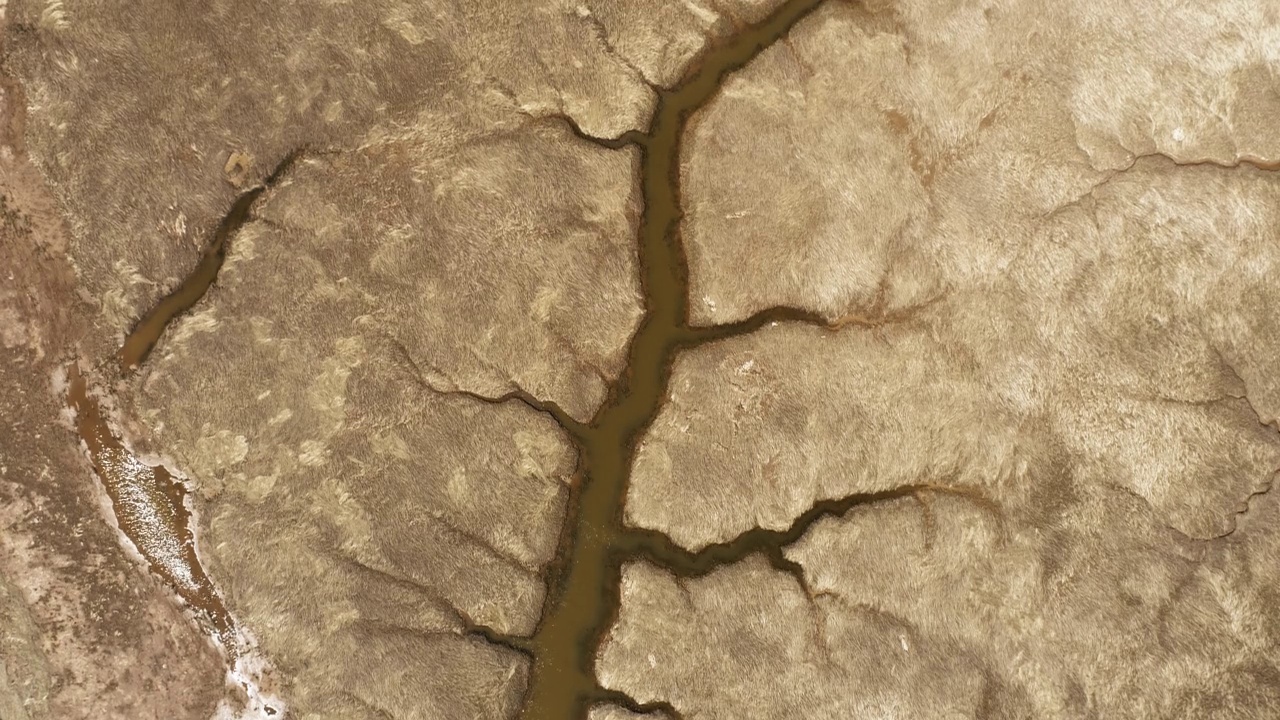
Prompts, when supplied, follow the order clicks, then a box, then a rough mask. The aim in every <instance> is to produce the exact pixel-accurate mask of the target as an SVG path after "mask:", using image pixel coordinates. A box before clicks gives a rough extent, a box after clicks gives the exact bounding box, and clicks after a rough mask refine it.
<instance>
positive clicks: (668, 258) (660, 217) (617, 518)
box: [521, 0, 823, 720]
mask: <svg viewBox="0 0 1280 720" xmlns="http://www.w3.org/2000/svg"><path fill="white" fill-rule="evenodd" d="M822 2H823V0H791V1H790V2H786V3H784V4H783V5H782V6H781V7H780V8H779V9H777V10H776V11H775V12H774V13H773V14H772V15H770V16H769V17H767V18H766V19H764V20H763V21H761V22H760V23H757V24H755V25H752V26H748V27H746V28H744V29H742V30H741V31H739V32H738V33H737V34H735V35H734V36H733V37H732V38H730V39H728V40H727V41H725V42H722V43H720V44H718V45H715V46H713V47H711V48H710V49H709V50H708V51H707V52H706V53H705V54H704V55H703V56H702V57H701V58H700V59H699V61H698V62H697V63H696V64H695V65H694V66H693V67H692V68H691V69H690V70H689V71H688V72H687V73H686V75H685V77H684V79H682V80H681V82H680V83H679V84H677V85H676V86H675V87H673V88H671V89H669V90H665V91H662V92H660V93H659V97H658V104H657V107H656V109H655V112H654V116H653V120H652V122H651V124H650V128H649V131H648V132H647V133H645V134H644V137H643V140H642V141H641V142H640V146H641V152H642V165H641V180H640V182H641V192H642V195H643V202H644V209H643V216H642V218H641V222H640V230H639V259H640V267H641V280H642V283H641V284H642V291H643V294H644V301H645V316H644V319H643V320H642V321H641V323H640V327H639V329H638V330H637V331H636V334H635V336H634V337H633V338H632V340H631V345H630V347H629V348H628V355H627V366H626V370H625V372H624V373H623V375H622V376H621V377H620V378H619V379H618V381H617V382H616V383H615V385H614V386H613V387H612V388H611V391H610V393H609V398H608V400H607V401H606V402H605V404H604V405H603V406H602V407H601V408H600V410H599V411H598V412H597V413H596V415H595V417H594V418H593V419H592V421H591V423H590V424H589V426H588V427H586V428H585V429H584V430H583V431H582V432H581V433H579V437H578V438H576V439H577V441H578V445H579V451H580V453H581V459H580V462H579V471H578V476H577V478H576V480H575V484H574V488H573V491H572V495H571V498H570V503H569V515H568V517H567V519H566V521H565V530H564V532H563V533H562V536H561V540H560V548H559V552H558V555H557V561H556V563H555V566H554V567H553V568H552V572H551V575H550V577H551V578H552V581H551V583H550V588H549V594H548V600H547V604H546V606H545V607H544V608H543V615H542V620H541V622H540V623H539V626H538V629H537V632H536V633H535V634H534V637H533V638H532V641H531V643H530V647H531V649H532V654H533V657H534V664H533V673H532V677H531V679H530V685H529V689H528V691H527V692H526V695H525V703H524V707H523V709H522V712H521V718H523V720H573V719H575V718H581V717H584V716H585V714H586V712H587V708H588V706H589V705H590V704H591V703H592V702H594V701H596V700H599V699H602V698H604V697H606V694H605V693H603V692H602V691H601V689H600V688H599V686H598V684H597V682H596V679H595V658H596V652H597V649H598V648H599V645H600V642H601V640H602V638H603V636H604V633H605V632H606V631H607V629H608V627H609V625H610V623H611V622H612V620H613V617H614V615H615V614H616V613H617V610H618V591H619V588H618V585H619V582H620V579H621V565H622V562H623V560H624V558H625V557H626V556H627V555H628V554H629V550H630V549H631V547H632V546H633V544H634V543H633V542H632V541H633V540H634V537H633V536H631V535H629V533H628V531H627V530H626V529H625V527H624V525H623V520H622V510H623V502H624V499H625V496H626V490H627V481H628V478H629V475H630V469H631V462H632V459H633V457H634V455H635V450H636V446H637V444H638V443H639V441H640V437H641V435H642V434H643V433H644V431H645V430H646V429H647V428H648V426H649V424H650V423H652V422H653V419H654V417H655V416H656V415H657V413H658V410H659V409H660V408H661V405H662V401H663V400H664V399H665V397H666V393H667V383H668V380H669V376H670V371H671V363H672V361H673V360H674V358H675V355H676V353H677V352H678V351H679V350H680V349H681V348H683V347H687V346H689V345H692V344H694V343H695V341H696V340H697V339H698V338H700V337H701V335H702V334H701V333H698V332H697V331H694V330H691V329H690V328H689V327H688V302H689V300H688V291H689V282H688V268H687V265H686V260H685V254H684V248H683V244H682V241H681V238H680V229H679V222H680V216H681V206H680V175H679V160H680V144H681V140H682V136H683V131H684V127H685V124H686V123H687V122H688V120H689V118H690V117H691V116H692V115H693V113H694V112H696V111H697V110H698V109H700V108H701V107H702V106H703V105H705V104H706V103H707V102H708V101H709V100H710V99H712V98H713V97H714V96H715V94H716V92H717V91H718V90H719V89H720V87H721V85H722V84H723V82H724V81H725V79H726V77H727V76H728V75H729V74H730V73H732V72H733V71H735V70H737V69H739V68H741V67H742V66H744V65H746V64H747V63H748V62H750V61H751V60H752V59H753V58H755V57H756V56H757V55H758V54H759V53H760V52H761V51H763V50H764V49H765V48H767V47H769V46H770V45H772V44H773V43H774V42H776V41H777V40H779V39H781V38H782V37H783V36H784V35H785V34H786V33H787V32H788V31H789V30H790V29H791V28H792V27H793V26H794V25H795V24H796V23H797V22H799V21H800V20H801V19H802V18H804V17H805V16H806V15H808V14H809V13H810V12H811V11H813V10H814V9H816V8H817V7H818V6H819V5H820V4H821V3H822Z"/></svg>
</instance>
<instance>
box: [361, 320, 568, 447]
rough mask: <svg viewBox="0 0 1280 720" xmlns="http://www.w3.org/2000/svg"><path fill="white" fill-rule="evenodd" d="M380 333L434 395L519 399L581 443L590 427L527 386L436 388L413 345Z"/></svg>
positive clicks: (492, 402)
mask: <svg viewBox="0 0 1280 720" xmlns="http://www.w3.org/2000/svg"><path fill="white" fill-rule="evenodd" d="M380 334H381V335H382V336H383V337H384V338H385V339H386V340H387V342H389V343H391V345H392V347H394V348H395V351H396V353H397V354H399V355H400V358H401V360H403V361H404V363H405V364H406V365H408V369H409V370H410V372H411V374H412V380H413V383H414V384H415V385H417V386H418V387H419V388H420V389H421V390H423V391H424V392H427V393H431V394H432V395H439V396H441V397H450V396H454V397H465V398H469V399H471V400H475V401H477V402H481V403H484V404H486V405H505V404H507V403H510V402H518V403H520V404H522V405H524V406H526V407H528V408H529V409H531V410H533V411H535V412H538V413H541V414H543V415H546V416H547V417H549V418H551V419H552V420H553V421H554V422H555V423H556V424H557V425H559V426H560V429H561V430H563V431H564V433H565V434H566V435H568V436H569V438H570V439H571V440H573V441H575V442H577V440H578V439H579V438H581V437H582V433H583V431H584V429H585V427H586V426H585V425H584V424H583V423H582V422H580V421H578V420H577V419H576V418H574V417H573V416H572V415H570V414H569V413H568V412H567V411H566V410H565V409H564V408H562V407H560V405H559V404H557V403H556V402H555V401H552V400H543V399H541V398H538V397H535V396H534V395H533V394H532V393H530V392H528V391H526V390H524V389H523V388H517V389H515V390H512V391H510V392H506V393H503V394H502V395H498V396H490V395H484V394H482V393H478V392H474V391H472V390H463V389H461V388H456V387H455V388H452V389H445V388H439V387H436V386H435V385H433V384H432V383H431V382H430V381H429V380H427V375H426V373H424V372H423V371H422V366H421V365H419V364H418V361H416V360H414V359H413V353H410V352H409V348H407V347H405V345H404V343H402V342H400V340H399V339H397V338H396V337H394V336H392V335H391V334H390V333H387V332H385V331H383V332H381V333H380Z"/></svg>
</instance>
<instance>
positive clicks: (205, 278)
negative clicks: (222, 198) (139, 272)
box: [116, 147, 307, 375]
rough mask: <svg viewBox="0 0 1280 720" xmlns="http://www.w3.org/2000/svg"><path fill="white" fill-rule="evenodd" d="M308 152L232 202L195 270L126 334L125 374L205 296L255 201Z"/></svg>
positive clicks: (121, 357) (298, 152) (121, 356)
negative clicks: (171, 326)
mask: <svg viewBox="0 0 1280 720" xmlns="http://www.w3.org/2000/svg"><path fill="white" fill-rule="evenodd" d="M306 153H307V149H306V148H305V147H300V148H297V149H295V150H293V151H291V152H290V153H289V154H287V155H285V156H284V159H283V160H281V161H280V163H279V164H277V165H276V166H275V168H274V169H273V170H272V171H271V173H270V174H269V175H267V177H266V178H265V179H264V180H263V181H262V182H261V183H259V184H258V185H256V186H254V187H253V188H251V189H249V190H246V191H245V192H243V193H241V194H240V195H239V197H237V198H236V200H235V202H233V203H232V204H231V209H229V210H228V211H227V214H226V215H224V216H223V217H222V220H221V222H219V223H218V227H217V229H216V230H214V233H213V239H212V240H211V241H210V242H209V244H208V246H206V247H205V249H204V252H203V253H202V254H201V256H200V260H199V262H197V263H196V267H195V269H194V270H192V271H191V274H190V275H188V276H187V278H186V279H185V280H183V282H182V284H181V285H179V286H178V287H177V288H176V289H174V290H173V291H172V292H170V293H169V294H168V295H166V296H164V297H163V298H161V300H160V302H158V303H156V304H155V306H154V307H152V308H151V310H150V311H149V312H147V314H146V315H144V316H142V319H141V320H139V321H138V323H137V325H135V326H134V327H133V330H131V331H130V332H129V334H128V336H126V337H125V341H124V344H123V345H122V346H121V347H120V351H119V352H118V353H116V360H117V362H118V363H119V366H120V371H121V372H122V373H123V374H125V375H128V374H130V373H132V372H134V371H136V370H137V369H138V368H139V367H140V366H141V365H142V364H143V363H144V362H146V360H147V358H148V357H149V356H150V355H151V351H152V350H154V349H155V346H156V344H157V343H159V342H160V338H161V336H163V335H164V331H165V330H166V329H167V328H168V327H169V324H170V323H171V322H173V321H174V320H175V319H177V318H178V317H180V316H181V315H183V314H184V313H186V312H187V311H189V310H190V309H191V308H192V307H194V306H195V305H196V303H198V302H200V300H201V299H202V298H204V296H205V293H206V292H208V290H209V288H210V287H211V286H212V285H213V283H214V282H215V281H216V280H217V279H218V272H219V271H220V270H221V269H222V263H223V262H225V261H226V258H227V250H228V248H229V247H230V240H231V237H232V236H234V235H235V234H236V233H237V232H238V231H239V230H240V228H241V227H243V226H244V224H245V223H246V222H247V221H248V220H249V218H250V211H251V210H252V209H253V205H254V203H256V202H257V201H258V198H260V197H261V196H262V194H263V193H265V192H266V191H267V190H269V189H271V188H272V187H274V186H275V185H276V184H277V183H278V182H279V181H280V179H281V178H283V177H284V175H285V174H286V173H287V172H288V171H289V169H290V168H291V167H293V165H294V163H295V162H297V160H298V159H299V158H301V157H302V156H303V155H304V154H306Z"/></svg>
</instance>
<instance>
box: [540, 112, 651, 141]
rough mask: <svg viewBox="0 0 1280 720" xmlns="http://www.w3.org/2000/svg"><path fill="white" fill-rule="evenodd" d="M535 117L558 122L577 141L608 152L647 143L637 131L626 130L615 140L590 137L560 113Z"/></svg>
mask: <svg viewBox="0 0 1280 720" xmlns="http://www.w3.org/2000/svg"><path fill="white" fill-rule="evenodd" d="M535 117H539V118H547V119H550V120H559V121H560V122H562V123H564V125H565V126H566V127H568V128H569V132H571V133H573V135H574V137H577V138H578V139H579V140H586V141H587V142H589V143H591V144H593V145H599V146H600V147H602V148H606V149H608V150H622V149H624V148H628V147H644V146H645V145H646V144H647V143H648V142H649V136H648V135H646V134H644V133H642V132H640V131H639V130H628V131H626V132H624V133H622V134H621V135H619V136H618V137H616V138H610V137H601V136H599V135H592V134H591V133H588V132H587V131H586V130H583V129H582V126H581V125H579V124H578V121H577V120H574V119H573V117H571V116H570V115H568V114H566V113H562V112H557V113H546V114H542V115H537V116H535Z"/></svg>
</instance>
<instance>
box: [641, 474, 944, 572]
mask: <svg viewBox="0 0 1280 720" xmlns="http://www.w3.org/2000/svg"><path fill="white" fill-rule="evenodd" d="M936 490H939V488H938V487H936V486H932V485H903V486H901V487H896V488H893V489H891V490H882V491H879V492H871V493H854V494H852V495H845V496H844V497H840V498H835V499H832V500H823V501H820V502H817V503H814V505H813V506H812V507H810V508H809V509H808V510H806V511H805V512H804V513H803V514H802V515H800V517H798V518H796V519H795V520H794V521H793V522H792V523H791V525H790V526H789V527H787V529H785V530H767V529H765V528H754V529H752V530H748V531H747V532H744V533H742V534H741V535H739V536H737V537H735V538H734V539H732V540H729V541H728V542H723V543H716V544H714V545H708V546H706V547H705V548H702V549H701V550H698V551H696V552H693V551H690V550H686V549H685V548H682V547H680V546H679V545H677V544H675V543H674V542H673V541H672V540H671V538H669V537H667V536H666V535H664V534H663V533H660V532H656V531H653V530H641V529H638V528H628V529H627V530H626V531H625V532H624V533H623V535H622V541H621V542H620V543H619V548H618V549H619V551H620V552H621V553H622V556H623V557H624V558H625V559H628V560H629V559H633V558H643V559H646V560H649V561H650V562H653V563H654V564H656V565H658V566H659V567H662V568H663V569H665V570H667V571H669V572H671V573H672V574H674V575H676V576H677V577H683V578H697V577H702V576H704V575H707V574H708V573H711V572H713V571H715V570H717V569H718V568H721V567H724V566H726V565H732V564H734V563H737V562H739V561H741V560H743V559H744V558H746V557H747V556H748V555H751V554H754V553H763V554H764V555H765V557H766V558H768V560H769V563H770V564H771V565H772V566H774V567H775V568H777V569H778V570H782V571H784V572H787V573H790V574H792V575H795V574H796V573H797V572H799V571H801V568H800V566H799V565H798V564H797V563H795V562H794V561H792V560H788V559H787V558H786V557H785V556H784V555H783V554H782V549H783V548H785V547H787V546H788V545H792V544H794V543H795V542H796V541H797V540H799V539H800V538H802V537H804V535H805V534H806V533H808V532H809V528H811V527H812V526H813V524H814V523H816V522H818V521H819V520H821V519H823V518H827V517H837V518H838V517H844V516H845V515H847V514H848V513H849V512H850V511H851V510H853V509H854V508H857V507H862V506H866V505H874V504H877V503H883V502H888V501H891V500H900V499H903V498H915V497H916V496H917V495H919V494H921V493H925V492H929V491H936Z"/></svg>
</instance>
